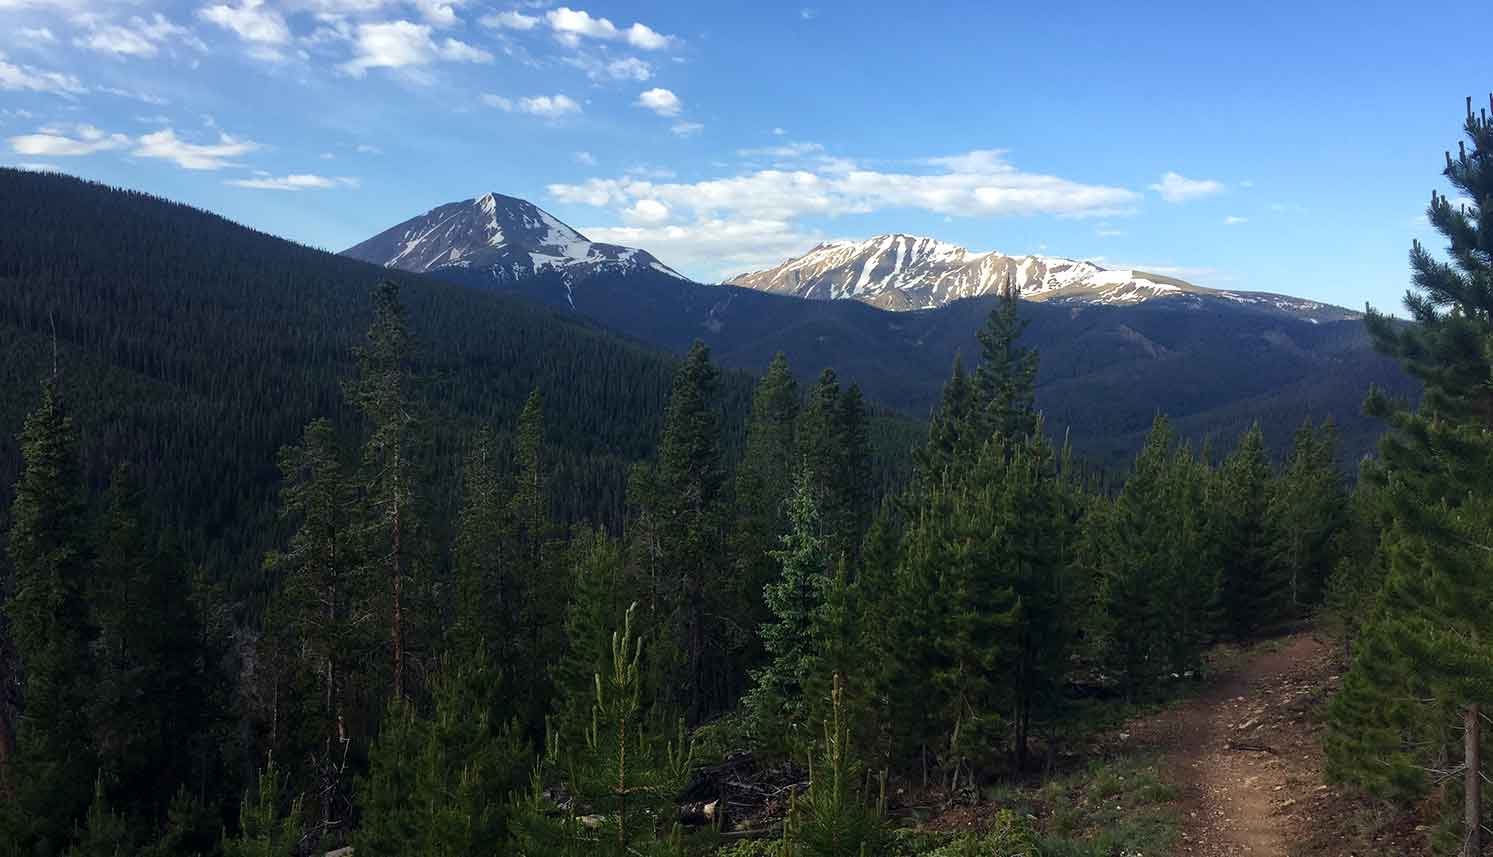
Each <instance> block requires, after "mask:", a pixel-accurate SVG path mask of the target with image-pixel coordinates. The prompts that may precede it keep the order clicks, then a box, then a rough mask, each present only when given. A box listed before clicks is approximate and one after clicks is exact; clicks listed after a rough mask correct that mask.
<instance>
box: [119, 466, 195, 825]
mask: <svg viewBox="0 0 1493 857" xmlns="http://www.w3.org/2000/svg"><path fill="white" fill-rule="evenodd" d="M142 506H144V500H143V497H142V494H141V491H140V490H139V488H138V486H137V485H136V483H135V481H134V479H133V477H132V475H131V474H130V472H129V470H128V468H124V467H121V468H118V469H116V471H115V475H114V479H113V481H112V482H111V484H110V486H109V491H108V493H107V496H106V498H105V512H104V520H103V526H102V528H101V532H100V534H99V537H98V538H99V550H98V557H97V570H96V574H95V575H94V580H93V583H92V586H91V592H90V593H89V600H90V607H91V612H92V616H93V624H94V626H95V627H96V629H97V635H98V636H97V639H96V640H95V642H94V645H93V653H94V662H95V664H96V665H97V676H98V680H97V684H96V687H95V691H94V699H93V701H92V705H93V708H92V711H91V717H92V721H93V724H94V743H95V745H96V746H97V748H98V753H99V764H100V766H101V768H102V770H103V771H104V772H105V774H104V778H105V779H106V780H107V781H108V782H109V783H110V784H111V789H110V793H111V794H110V797H111V798H112V803H113V805H114V806H115V807H117V808H118V809H119V810H121V811H122V812H123V813H124V815H125V817H126V818H128V819H130V820H131V821H132V822H134V823H135V824H136V825H137V826H141V821H142V820H143V821H144V826H149V827H153V826H154V825H153V822H154V821H155V819H157V818H159V817H160V816H161V814H162V813H164V812H165V811H166V810H167V802H168V800H169V797H168V796H169V795H171V794H172V792H173V790H174V789H175V788H176V786H177V785H178V784H180V783H183V782H190V781H192V780H193V779H195V778H196V775H197V774H198V773H199V772H198V771H194V770H193V766H194V764H199V763H205V760H199V759H194V758H193V753H191V752H184V748H185V747H189V746H191V745H192V744H194V743H198V742H199V741H200V740H201V739H203V738H206V737H208V736H206V735H204V733H205V732H206V731H207V730H208V729H209V727H211V726H212V725H214V721H215V720H216V717H217V712H216V711H214V708H215V706H214V704H213V701H212V698H211V697H212V694H213V690H214V685H215V681H214V677H213V675H212V670H213V666H214V665H213V663H212V662H211V661H208V660H207V659H206V658H207V656H208V651H207V650H206V648H205V647H204V645H203V630H202V628H201V620H200V618H199V617H198V615H197V611H196V608H195V606H194V604H193V603H192V591H191V584H190V581H189V580H188V579H187V574H186V563H185V561H184V560H183V559H182V558H181V556H180V555H179V554H178V553H177V552H176V550H175V548H174V546H173V545H172V544H171V542H170V540H169V539H160V538H156V537H153V534H152V533H151V532H150V530H149V529H148V527H147V525H146V524H145V522H143V521H142V520H141V519H140V512H139V510H140V509H141V507H142Z"/></svg>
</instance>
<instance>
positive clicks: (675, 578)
mask: <svg viewBox="0 0 1493 857" xmlns="http://www.w3.org/2000/svg"><path fill="white" fill-rule="evenodd" d="M718 376H719V373H718V371H717V370H716V368H715V366H714V365H712V364H711V362H710V349H709V348H707V347H706V346H705V345H704V344H702V343H700V342H696V343H695V344H694V346H693V347H692V348H690V351H689V354H688V356H686V357H685V359H684V362H683V363H682V364H680V367H679V372H678V373H677V374H676V375H675V377H674V387H673V390H672V392H671V393H670V395H669V405H668V408H667V410H666V412H665V415H664V432H663V437H662V439H661V440H660V442H659V454H658V479H657V483H656V491H657V493H656V498H655V500H656V503H657V507H658V513H657V514H658V518H659V525H658V529H659V540H658V546H659V553H660V555H661V562H662V564H663V566H662V567H663V568H664V569H666V570H667V573H668V574H669V575H670V576H671V579H669V580H666V581H661V583H664V584H665V586H666V589H667V595H666V596H665V599H664V600H665V602H666V603H667V604H669V607H668V610H669V612H670V613H671V614H672V616H673V620H672V622H671V625H672V627H671V628H670V631H671V633H670V637H671V638H672V641H673V642H674V643H675V644H677V645H679V646H680V647H681V649H682V655H683V658H684V665H683V673H682V675H680V676H679V677H678V678H679V680H678V682H677V684H676V685H675V687H676V688H677V692H678V696H679V698H678V702H679V704H681V705H682V706H683V707H684V709H685V710H686V711H687V712H688V713H689V717H690V719H691V720H692V721H697V720H699V719H700V718H701V717H703V716H704V714H705V713H706V711H707V710H708V709H710V708H711V707H712V706H713V705H715V704H718V703H719V702H720V700H718V699H713V698H712V694H711V693H710V691H711V689H712V688H711V687H709V686H708V680H709V679H710V677H711V674H712V673H711V670H710V668H709V667H710V665H709V663H708V662H707V657H708V655H709V654H710V651H709V645H710V643H711V637H712V632H713V631H714V628H712V627H711V626H710V615H711V610H710V602H711V600H712V599H714V598H715V597H717V596H718V595H719V592H720V590H719V586H718V584H719V580H718V579H717V578H718V575H717V574H716V573H715V572H716V569H718V568H719V565H718V562H719V553H720V549H721V546H722V543H723V533H722V524H723V522H722V520H721V519H722V511H723V510H722V508H721V502H722V499H723V498H722V497H721V488H722V485H723V482H724V473H723V470H722V466H721V450H720V419H719V415H718V414H717V405H716V387H717V384H718V383H719V379H718Z"/></svg>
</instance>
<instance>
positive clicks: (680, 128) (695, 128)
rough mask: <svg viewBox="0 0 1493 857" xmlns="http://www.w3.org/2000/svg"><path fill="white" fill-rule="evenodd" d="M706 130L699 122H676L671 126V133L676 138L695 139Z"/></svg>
mask: <svg viewBox="0 0 1493 857" xmlns="http://www.w3.org/2000/svg"><path fill="white" fill-rule="evenodd" d="M704 130H705V126H704V125H702V124H701V123H699V122H682V121H681V122H675V123H674V124H673V125H670V126H669V133H671V134H673V135H674V136H675V137H693V136H695V135H696V134H698V133H700V132H701V131H704Z"/></svg>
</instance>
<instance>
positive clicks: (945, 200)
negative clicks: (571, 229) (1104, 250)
mask: <svg viewBox="0 0 1493 857" xmlns="http://www.w3.org/2000/svg"><path fill="white" fill-rule="evenodd" d="M937 161H938V162H939V163H944V164H958V165H961V166H965V167H971V166H979V167H980V169H963V170H959V169H951V168H949V167H945V168H944V169H943V170H942V171H940V172H936V173H931V174H930V173H890V172H878V171H875V170H868V169H861V168H855V167H853V165H852V168H850V169H845V168H844V164H842V163H836V164H833V165H832V167H833V169H823V168H820V169H818V170H809V169H799V170H777V169H772V170H759V171H756V172H751V173H745V174H740V175H735V176H730V177H726V178H719V179H710V180H706V181H700V182H694V183H688V184H684V183H671V184H658V183H654V182H649V181H643V180H639V179H638V178H635V177H630V176H625V177H623V178H620V179H591V180H589V181H588V182H586V183H584V184H580V185H569V184H553V185H550V186H549V192H550V194H551V195H552V196H554V197H555V198H557V199H560V200H562V201H566V202H580V203H584V204H588V205H596V206H617V207H620V206H624V205H627V204H630V203H632V202H634V201H636V200H638V199H643V198H648V197H652V198H655V199H659V200H661V201H663V202H666V203H668V204H669V205H671V206H673V207H674V208H676V209H678V208H687V209H691V210H693V211H695V212H697V213H699V214H700V215H701V216H715V215H717V214H730V215H736V216H744V217H749V218H755V219H773V220H787V219H791V218H794V217H800V216H808V215H825V216H829V215H839V214H858V213H867V212H872V211H877V210H881V209H887V208H913V209H920V210H923V211H929V212H932V213H935V214H948V215H952V216H955V217H961V216H977V215H979V216H992V215H1030V214H1051V215H1058V216H1068V217H1085V216H1103V215H1113V214H1125V213H1129V212H1130V211H1131V210H1132V209H1133V208H1134V206H1135V204H1136V202H1137V201H1138V200H1139V194H1137V193H1135V192H1134V191H1131V190H1128V189H1126V188H1121V187H1113V186H1108V185H1091V184H1083V183H1080V182H1075V181H1070V180H1068V179H1063V178H1059V177H1056V176H1047V175H1040V174H1035V173H1026V172H1022V171H1020V170H1018V169H1017V168H1015V167H1014V166H1012V165H1011V164H1009V163H1007V162H1005V161H992V160H991V159H990V158H989V157H987V156H985V155H984V154H982V153H968V154H966V155H961V156H956V157H953V158H940V159H937ZM927 163H933V159H929V160H928V161H927Z"/></svg>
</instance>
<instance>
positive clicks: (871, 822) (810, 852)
mask: <svg viewBox="0 0 1493 857" xmlns="http://www.w3.org/2000/svg"><path fill="white" fill-rule="evenodd" d="M831 699H832V703H831V706H830V716H829V717H828V718H827V719H825V721H824V740H823V744H822V745H821V746H822V749H821V750H820V752H819V754H818V755H817V757H815V758H811V759H810V760H809V788H808V791H807V792H806V793H805V794H804V795H803V797H802V799H799V798H798V797H797V796H795V797H794V798H793V800H792V803H791V804H790V807H789V811H788V820H787V822H786V823H785V825H784V831H783V851H782V853H783V855H784V857H869V855H874V854H880V853H881V852H882V849H883V847H884V846H885V844H886V842H887V830H886V821H885V817H886V781H885V779H884V778H883V779H881V780H879V781H873V780H872V779H871V778H870V776H869V775H867V773H866V771H865V768H864V765H863V764H862V762H861V761H860V759H859V757H858V756H857V754H856V753H855V750H854V747H853V746H852V742H851V730H850V716H849V713H848V706H847V705H846V703H845V700H844V693H843V689H842V687H841V681H840V677H839V676H838V675H836V676H835V677H834V680H833V688H832V691H831ZM873 789H874V790H875V791H873Z"/></svg>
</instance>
